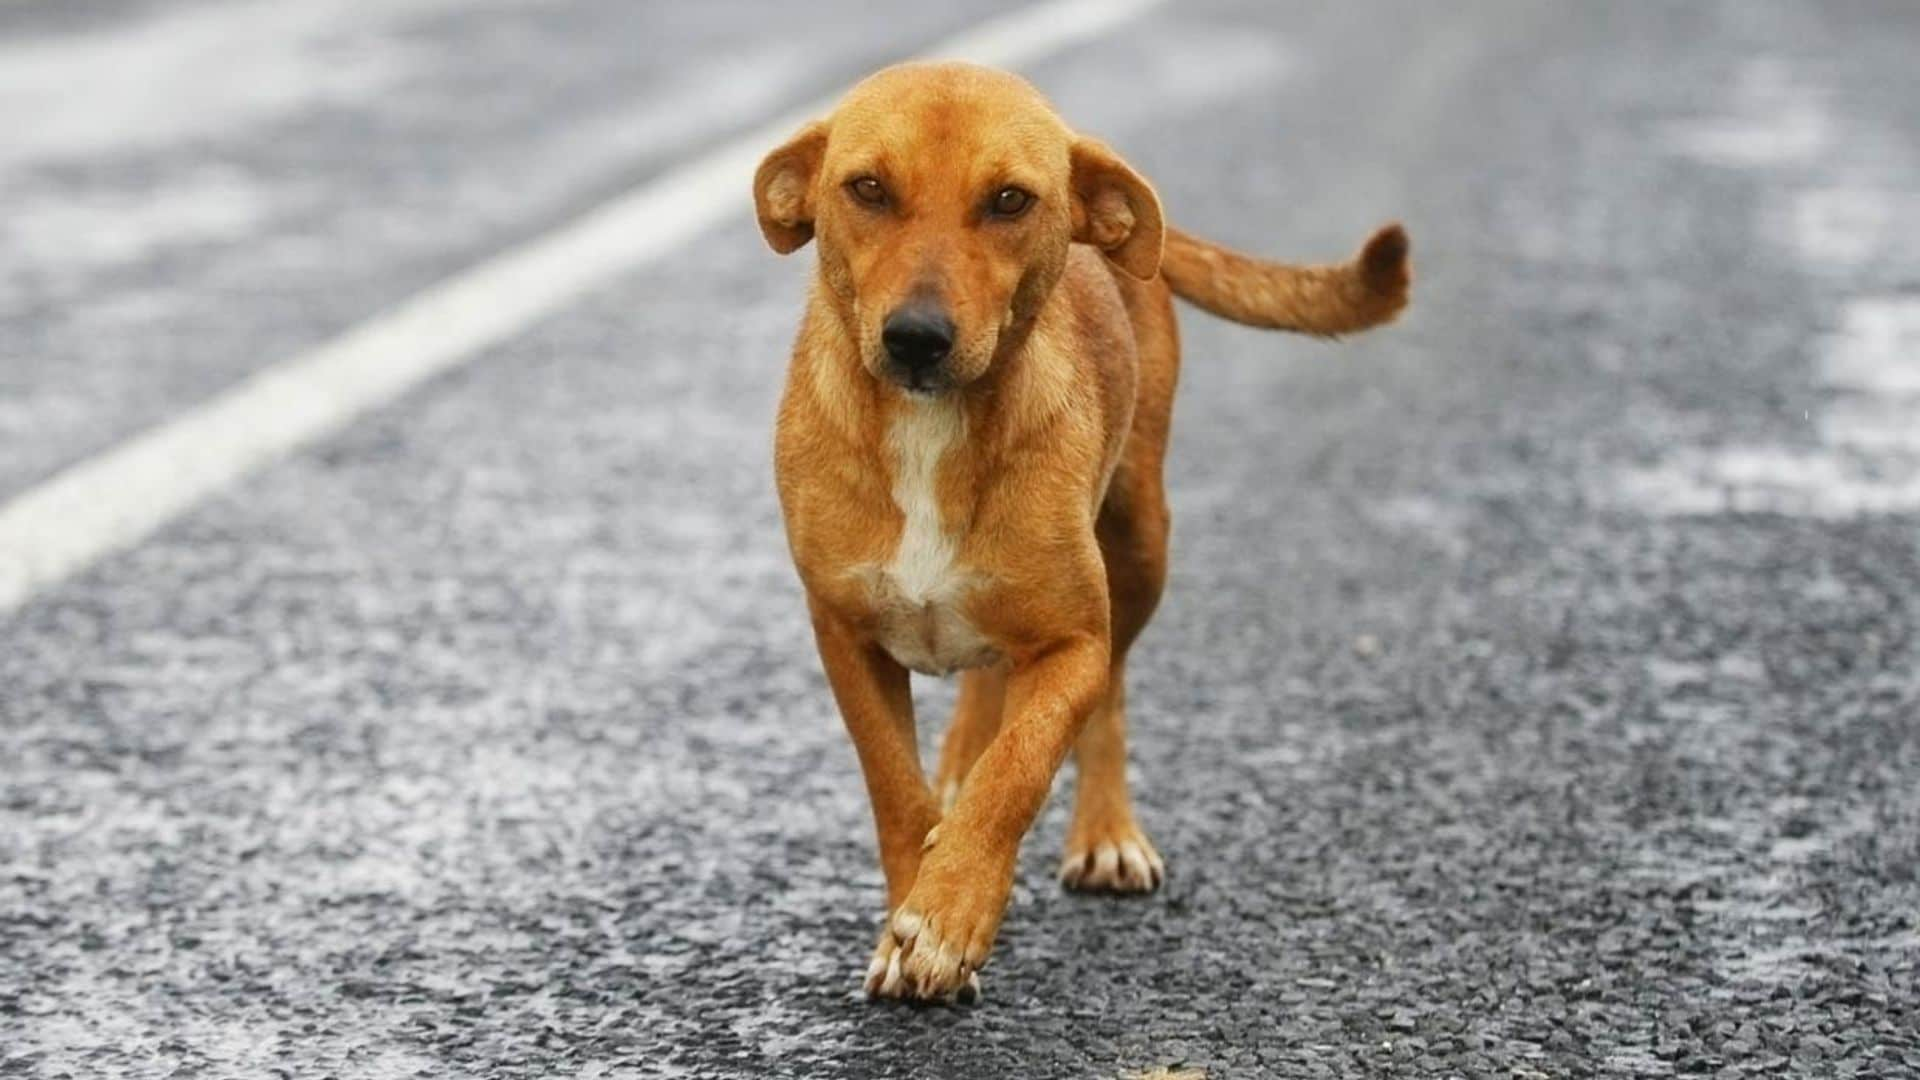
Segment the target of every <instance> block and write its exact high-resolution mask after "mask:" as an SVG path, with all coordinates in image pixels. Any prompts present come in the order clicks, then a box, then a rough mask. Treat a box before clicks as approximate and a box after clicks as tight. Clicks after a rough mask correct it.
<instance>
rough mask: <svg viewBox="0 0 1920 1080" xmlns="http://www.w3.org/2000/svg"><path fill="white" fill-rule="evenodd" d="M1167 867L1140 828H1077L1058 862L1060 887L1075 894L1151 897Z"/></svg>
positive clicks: (1124, 826) (1128, 826) (1130, 824)
mask: <svg viewBox="0 0 1920 1080" xmlns="http://www.w3.org/2000/svg"><path fill="white" fill-rule="evenodd" d="M1166 876H1167V864H1166V862H1165V860H1163V859H1161V858H1160V853H1159V852H1158V851H1155V850H1154V848H1153V842H1152V841H1151V840H1148V839H1147V834H1146V833H1144V832H1141V831H1140V826H1138V825H1135V824H1133V823H1132V822H1127V823H1126V824H1124V825H1119V826H1109V827H1088V828H1079V827H1076V828H1075V829H1074V830H1073V832H1072V834H1071V835H1070V836H1069V837H1068V839H1067V854H1066V858H1064V859H1062V860H1061V861H1060V884H1062V885H1064V886H1066V887H1067V888H1069V889H1072V890H1074V891H1075V892H1104V893H1150V892H1152V891H1154V890H1155V889H1158V888H1159V887H1160V883H1161V882H1162V881H1164V880H1166Z"/></svg>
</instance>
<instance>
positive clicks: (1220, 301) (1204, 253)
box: [1160, 224, 1413, 337]
mask: <svg viewBox="0 0 1920 1080" xmlns="http://www.w3.org/2000/svg"><path fill="white" fill-rule="evenodd" d="M1407 252H1408V246H1407V231H1406V230H1405V229H1403V228H1401V227H1400V226H1399V225H1398V224H1393V225H1388V226H1386V227H1384V228H1382V229H1380V230H1379V231H1378V232H1376V233H1374V234H1373V236H1372V238H1370V239H1369V240H1368V241H1367V243H1366V245H1365V246H1364V247H1362V248H1361V249H1360V253H1359V254H1358V255H1355V256H1354V257H1353V259H1352V260H1351V261H1350V262H1344V263H1331V264H1327V265H1324V266H1292V265H1288V264H1286V263H1275V262H1267V261H1265V260H1262V259H1255V258H1251V257H1249V256H1246V255H1242V254H1240V253H1239V252H1235V251H1229V250H1227V249H1226V248H1223V247H1220V246H1218V245H1216V244H1210V243H1208V242H1206V241H1205V240H1202V239H1200V238H1198V237H1195V236H1190V235H1188V234H1186V233H1183V232H1181V231H1180V230H1178V229H1174V228H1168V229H1167V246H1166V253H1165V255H1163V256H1162V258H1161V262H1160V273H1161V276H1163V277H1165V278H1166V279H1167V284H1168V285H1170V286H1172V287H1173V291H1174V294H1175V295H1176V296H1179V297H1180V298H1181V299H1183V300H1189V301H1191V302H1193V303H1195V304H1198V305H1200V306H1201V307H1202V308H1205V309H1206V310H1208V311H1210V312H1212V313H1213V314H1215V315H1218V316H1220V317H1221V318H1223V319H1232V320H1233V321H1234V322H1237V323H1245V324H1246V325H1248V326H1258V327H1263V328H1265V329H1269V330H1292V331H1295V332H1297V333H1302V334H1315V335H1318V336H1320V337H1336V336H1338V335H1340V334H1351V333H1355V332H1357V331H1360V330H1365V329H1367V328H1368V327H1371V326H1379V325H1380V324H1381V323H1386V322H1391V321H1393V318H1394V316H1396V315H1398V314H1400V311H1401V309H1403V308H1405V307H1406V306H1407V299H1408V294H1409V292H1410V291H1411V289H1412V285H1413V268H1412V264H1411V261H1410V260H1409V258H1408V254H1407Z"/></svg>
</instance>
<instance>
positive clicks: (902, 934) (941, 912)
mask: <svg viewBox="0 0 1920 1080" xmlns="http://www.w3.org/2000/svg"><path fill="white" fill-rule="evenodd" d="M939 832H940V829H939V828H938V827H936V828H935V830H934V831H933V832H932V833H929V834H928V837H927V848H928V850H927V853H926V855H925V856H924V857H923V858H922V860H921V863H920V873H919V875H918V877H916V878H915V879H914V884H913V891H912V892H909V893H908V894H907V898H906V900H904V901H902V902H901V904H900V907H899V908H898V909H897V910H896V911H894V913H893V916H892V917H891V918H890V919H888V920H887V929H888V932H889V933H890V934H891V936H892V938H893V950H894V952H893V953H892V954H891V955H883V954H885V953H886V950H887V947H888V946H887V942H886V941H884V940H883V941H882V942H881V944H880V948H879V949H878V950H876V951H875V954H874V962H873V963H871V964H869V966H868V978H869V980H870V981H871V982H877V984H878V985H879V986H881V987H882V988H885V987H887V986H889V985H891V986H894V987H896V988H897V989H898V990H899V996H901V997H906V998H911V999H914V1000H918V1001H943V1002H944V1001H961V1000H966V999H968V998H969V997H975V996H978V994H979V987H980V983H979V977H978V972H979V970H980V967H981V965H982V964H985V963H986V962H987V954H988V953H990V952H991V951H992V950H993V939H994V937H995V935H996V934H998V933H999V931H1000V916H1001V915H1002V914H1003V913H1004V912H1005V910H1006V906H1007V893H1008V891H1009V890H1010V889H1011V887H1012V884H1013V865H1012V860H1011V859H1006V860H1000V861H995V860H988V859H985V858H984V856H982V855H980V854H979V853H978V851H977V850H976V849H974V848H972V847H971V846H965V847H955V848H947V847H943V846H941V845H940V844H939V843H938V835H939ZM1003 863H1004V865H1003ZM896 966H897V967H898V978H893V977H892V976H893V974H894V969H895V967H896ZM876 969H877V970H876Z"/></svg>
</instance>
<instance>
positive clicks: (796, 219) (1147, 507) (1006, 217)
mask: <svg viewBox="0 0 1920 1080" xmlns="http://www.w3.org/2000/svg"><path fill="white" fill-rule="evenodd" d="M754 202H755V207H756V209H757V211H758V214H759V219H760V227H761V229H762V231H763V232H765V234H766V238H767V242H768V243H769V244H771V245H772V246H773V248H774V250H775V251H779V252H781V253H786V252H790V251H793V250H795V249H796V248H799V247H800V246H801V245H803V244H805V243H806V242H807V241H808V240H809V239H812V238H815V237H817V238H818V239H819V241H820V243H819V263H818V269H817V272H816V274H815V277H814V283H813V287H812V291H811V295H810V296H809V298H808V302H807V311H806V317H805V320H804V322H803V323H802V324H801V327H800V334H799V339H798V340H797V341H796V342H795V344H794V350H793V360H792V364H791V367H790V369H789V371H788V376H787V387H786V394H785V397H784V399H783V401H782V402H781V406H780V418H779V429H778V433H777V435H776V449H775V463H776V470H777V473H778V477H779V486H780V501H781V506H782V508H783V510H784V512H785V516H786V525H787V537H788V541H789V543H790V544H791V546H792V549H793V557H794V562H795V564H796V565H797V566H798V568H799V571H800V578H801V581H802V582H803V583H804V585H805V587H806V592H807V602H808V606H809V608H810V610H811V614H812V619H813V629H814V634H815V637H816V639H817V641H818V644H819V649H820V658H821V661H822V662H823V664H824V665H825V667H826V673H827V680H828V682H829V683H830V684H831V685H832V687H833V694H834V698H835V700H836V701H837V702H838V704H839V706H840V711H841V713H842V715H843V716H844V718H845V720H846V725H847V731H848V733H849V734H850V735H851V736H852V737H853V742H854V747H855V749H856V750H857V751H858V754H859V758H860V767H861V769H862V771H863V772H864V774H865V776H866V782H867V791H868V795H869V797H870V798H871V800H872V803H873V816H874V821H875V824H876V826H877V827H878V831H879V838H880V861H881V865H882V867H883V868H884V870H885V872H886V878H887V910H888V913H889V915H888V918H887V920H886V923H885V926H884V927H883V929H882V932H881V934H880V941H879V944H878V946H877V947H876V949H875V951H874V953H873V959H872V962H871V964H870V966H869V968H868V971H867V979H866V986H867V990H868V992H869V993H871V994H873V995H875V996H880V997H907V998H918V999H928V1000H950V999H953V998H955V997H961V998H968V997H971V996H972V995H973V994H975V993H977V992H978V986H979V984H978V982H977V980H976V977H975V974H974V973H975V971H976V970H977V969H978V968H979V967H980V966H981V965H982V964H983V963H985V962H986V959H987V953H988V951H989V950H990V949H991V948H992V946H993V940H994V936H995V934H996V933H997V931H998V930H999V927H1000V917H1001V913H1002V911H1003V909H1004V908H1005V906H1006V902H1007V894H1008V892H1009V891H1010V889H1011V888H1012V885H1013V874H1014V861H1015V855H1016V853H1017V851H1018V849H1019V846H1020V840H1021V837H1022V836H1024V835H1025V834H1026V831H1027V828H1028V826H1029V825H1031V824H1032V822H1033V819H1034V816H1035V815H1036V814H1037V813H1038V812H1039V810H1040V807H1041V804H1042V803H1043V802H1044V801H1045V800H1046V797H1047V793H1048V790H1049V788H1050V787H1051V786H1052V783H1053V776H1054V773H1055V772H1056V771H1057V770H1058V769H1059V767H1060V764H1061V762H1062V761H1063V760H1064V759H1065V758H1066V756H1067V752H1068V750H1073V751H1074V752H1075V755H1076V758H1077V760H1078V763H1079V774H1080V778H1079V788H1078V792H1077V796H1076V798H1075V800H1074V811H1073V824H1072V827H1071V830H1070V832H1069V833H1068V837H1067V852H1066V861H1065V863H1064V864H1063V867H1062V870H1061V880H1062V881H1063V882H1064V883H1065V884H1066V885H1067V887H1068V888H1074V889H1089V890H1104V891H1115V892H1149V891H1151V890H1153V889H1155V888H1157V887H1158V886H1159V884H1160V881H1161V876H1162V864H1161V860H1160V856H1159V854H1158V853H1157V852H1155V851H1154V848H1153V845H1152V843H1150V842H1149V841H1148V840H1147V837H1146V834H1145V833H1144V832H1142V831H1141V829H1140V826H1139V824H1138V822H1136V821H1135V820H1134V815H1133V807H1132V803H1131V801H1130V800H1129V798H1128V795H1127V778H1126V741H1125V740H1126V706H1125V702H1126V691H1125V685H1124V676H1125V667H1126V657H1127V648H1128V646H1130V645H1131V644H1132V643H1133V640H1134V638H1135V637H1136V636H1137V635H1138V634H1139V633H1140V631H1141V629H1142V628H1143V627H1144V626H1146V624H1147V619H1148V617H1149V616H1151V615H1152V614H1153V610H1154V606H1155V605H1156V604H1157V603H1158V601H1159V599H1160V591H1161V586H1162V584H1163V583H1164V582H1165V580H1166V569H1167V531H1168V517H1167V505H1166V498H1165V496H1164V494H1163V492H1162V488H1161V475H1160V473H1161V460H1162V458H1163V457H1164V456H1165V453H1166V447H1167V431H1168V421H1169V417H1170V414H1171V412H1172V408H1173V391H1174V380H1175V374H1176V371H1177V369H1178V367H1179V355H1180V353H1179V341H1178V336H1177V331H1176V329H1175V326H1174V318H1173V305H1172V296H1173V295H1175V294H1177V295H1179V296H1181V297H1182V298H1184V299H1187V300H1190V301H1192V302H1193V303H1195V304H1198V305H1199V306H1201V307H1203V308H1205V309H1206V310H1208V311H1211V312H1213V313H1214V314H1217V315H1221V316H1224V317H1226V318H1229V319H1233V320H1236V321H1238V322H1243V323H1248V324H1251V325H1254V326H1265V327H1272V328H1275V329H1285V330H1296V331H1301V332H1305V333H1309V334H1320V335H1334V334H1344V333H1349V332H1351V331H1356V330H1363V329H1365V328H1367V327H1370V326H1375V325H1378V324H1380V323H1383V322H1386V321H1388V320H1390V319H1392V318H1393V317H1394V316H1395V315H1396V314H1397V313H1398V312H1399V311H1400V309H1401V308H1403V307H1404V306H1405V305H1406V303H1407V292H1408V284H1409V271H1408V264H1407V240H1406V235H1405V234H1404V233H1403V232H1402V231H1401V230H1400V228H1399V227H1398V226H1389V227H1387V228H1384V229H1382V230H1380V231H1379V232H1378V233H1376V234H1375V235H1374V237H1373V238H1372V239H1371V240H1369V241H1368V242H1367V245H1366V247H1365V249H1364V250H1362V251H1361V253H1360V255H1359V256H1358V257H1357V258H1356V260H1355V261H1353V262H1352V263H1349V264H1345V265H1339V266H1325V267H1293V266H1282V265H1276V264H1273V263H1266V262H1259V261H1256V260H1253V259H1249V258H1246V257H1243V256H1240V255H1236V254H1233V253H1231V252H1228V251H1225V250H1223V249H1221V248H1218V247H1215V246H1213V245H1211V244H1208V243H1206V242H1205V241H1202V240H1197V239H1195V238H1193V237H1190V236H1187V235H1184V234H1182V233H1180V232H1177V231H1175V230H1173V229H1170V228H1168V227H1167V226H1166V225H1165V224H1164V222H1163V219H1162V216H1161V209H1160V203H1159V200H1158V199H1157V198H1156V197H1155V195H1154V193H1153V189H1152V188H1151V187H1150V186H1148V184H1147V182H1146V181H1145V180H1143V179H1141V178H1140V176H1139V175H1137V174H1136V173H1135V172H1134V171H1133V170H1132V169H1131V168H1129V167H1128V166H1127V165H1126V163H1125V162H1123V161H1121V160H1120V159H1119V158H1118V157H1116V156H1115V155H1114V153H1113V152H1112V151H1111V150H1109V149H1107V148H1106V147H1105V146H1103V145H1101V144H1100V143H1098V142H1095V141H1094V140H1092V139H1088V138H1085V137H1082V136H1078V135H1075V134H1074V132H1073V131H1072V130H1070V129H1069V128H1068V127H1067V126H1066V124H1064V123H1063V122H1062V121H1061V120H1060V119H1059V117H1058V116H1057V115H1056V114H1055V113H1054V112H1053V110H1052V108H1051V107H1050V106H1049V105H1048V104H1047V102H1046V101H1045V100H1044V99H1043V98H1042V97H1041V96H1040V95H1039V93H1038V92H1036V91H1035V90H1034V89H1033V88H1032V87H1031V86H1029V85H1028V84H1027V83H1026V82H1024V81H1023V80H1021V79H1019V78H1016V77H1014V76H1012V75H1007V74H1003V73H1000V72H996V71H991V70H987V69H983V68H977V67H971V66H967V65H961V64H912V65H904V66H900V67H894V68H889V69H887V70H885V71H882V72H880V73H879V74H877V75H874V76H872V77H871V78H869V79H867V80H866V81H865V82H862V83H861V84H860V85H859V86H857V87H855V88H854V89H853V91H852V92H851V93H849V94H848V95H847V97H846V99H845V100H844V101H842V102H841V103H840V105H839V106H838V108H836V109H835V110H834V112H833V115H832V116H831V117H830V118H828V119H827V120H825V121H822V122H816V123H812V124H809V125H807V126H806V127H805V128H804V129H802V130H801V131H800V133H799V134H798V135H796V136H795V137H794V138H793V139H792V140H791V141H790V142H788V143H787V144H786V145H784V146H782V147H780V148H778V149H776V150H774V151H773V152H772V153H771V154H769V155H768V156H767V158H766V160H765V162H763V163H762V164H761V166H760V169H759V172H758V174H757V175H756V176H755V178H754ZM962 669H964V671H965V673H964V674H963V675H962V676H961V682H960V697H959V703H958V707H957V709H956V710H955V716H954V719H953V726H952V728H951V730H950V731H949V732H948V733H947V736H946V742H945V744H944V747H943V749H942V750H941V753H940V763H939V767H938V770H937V772H936V774H935V781H934V784H933V785H932V786H929V784H928V782H927V779H926V776H925V774H924V773H923V772H922V770H921V764H920V758H919V753H918V749H917V747H916V745H915V739H914V721H913V701H912V698H911V696H910V694H909V690H908V671H909V670H912V671H918V672H922V673H925V674H932V675H944V674H947V673H950V672H953V671H957V670H962Z"/></svg>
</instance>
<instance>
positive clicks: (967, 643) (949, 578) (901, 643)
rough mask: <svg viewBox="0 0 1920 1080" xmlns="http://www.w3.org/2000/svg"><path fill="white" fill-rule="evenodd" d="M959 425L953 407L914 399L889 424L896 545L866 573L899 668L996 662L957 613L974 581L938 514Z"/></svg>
mask: <svg viewBox="0 0 1920 1080" xmlns="http://www.w3.org/2000/svg"><path fill="white" fill-rule="evenodd" d="M964 428H965V418H964V416H963V414H962V413H961V412H960V409H959V406H958V405H957V404H955V403H952V402H946V401H930V402H915V403H913V404H911V405H909V406H908V407H907V408H905V409H904V410H902V411H901V412H900V413H899V414H898V416H897V417H896V418H895V419H894V421H893V424H892V427H891V429H890V430H889V432H888V439H887V441H888V443H889V449H890V450H891V452H892V454H893V466H894V471H893V502H894V505H895V506H896V507H897V508H898V509H899V511H900V515H901V517H902V519H903V521H902V525H901V529H900V540H899V542H898V543H897V544H896V545H895V546H894V549H893V553H892V555H891V556H889V557H888V559H887V561H886V562H884V563H882V564H880V565H878V566H871V567H867V568H865V576H867V578H868V589H869V594H870V598H871V602H872V604H873V613H874V633H875V637H876V638H877V639H878V640H879V642H880V644H881V646H882V647H883V648H885V649H886V650H887V652H888V653H890V654H891V655H892V656H893V658H894V659H895V660H898V661H899V662H900V663H901V664H902V665H903V666H905V667H908V668H911V669H912V670H914V671H918V672H921V673H922V674H927V675H945V674H948V673H950V672H953V671H957V670H959V669H961V668H969V667H979V666H981V665H984V664H990V663H993V662H994V661H995V660H997V659H998V654H997V653H996V652H995V650H994V648H993V646H992V644H991V643H989V642H988V641H987V640H986V639H985V638H984V637H982V636H981V634H980V633H979V632H978V631H977V630H975V629H974V627H973V625H972V624H971V623H970V622H968V621H967V617H966V615H965V613H964V611H963V610H962V604H963V602H964V601H965V599H966V596H967V594H968V593H969V592H970V591H971V590H972V589H973V588H974V587H975V586H976V585H977V584H979V577H978V575H976V574H974V573H972V572H970V571H969V570H968V569H967V568H966V567H964V566H962V565H961V563H960V560H959V553H960V544H959V540H958V538H957V537H956V536H955V535H954V533H953V531H952V530H951V528H950V527H949V525H948V523H947V522H946V521H945V520H943V517H942V514H941V511H940V498H939V484H938V481H939V473H940V462H941V459H942V458H944V457H945V456H946V454H947V452H948V450H950V449H951V448H952V447H953V446H954V445H955V444H956V443H958V442H959V440H960V439H961V438H962V436H963V434H964Z"/></svg>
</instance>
